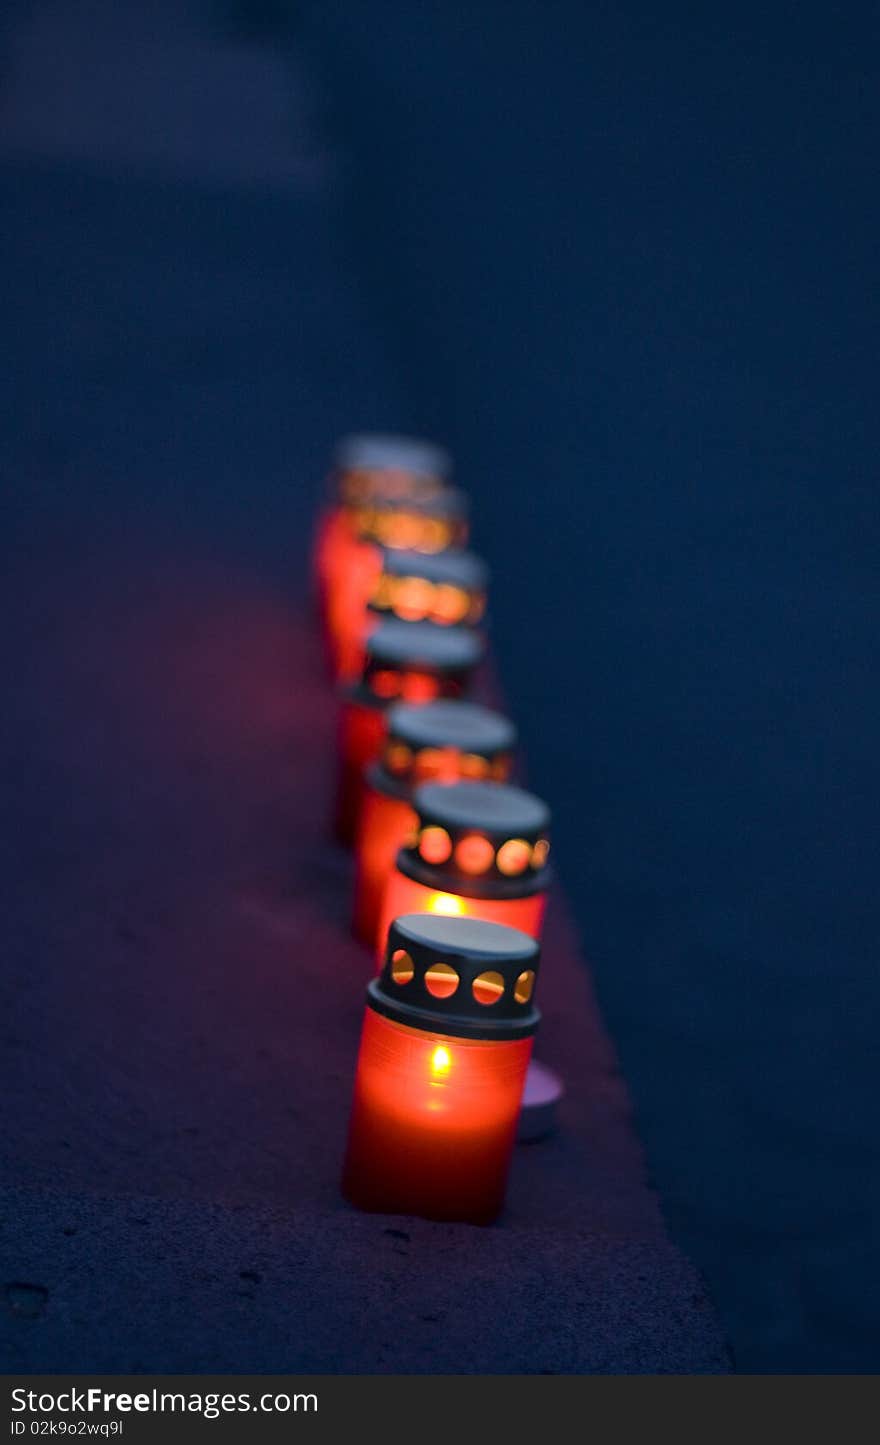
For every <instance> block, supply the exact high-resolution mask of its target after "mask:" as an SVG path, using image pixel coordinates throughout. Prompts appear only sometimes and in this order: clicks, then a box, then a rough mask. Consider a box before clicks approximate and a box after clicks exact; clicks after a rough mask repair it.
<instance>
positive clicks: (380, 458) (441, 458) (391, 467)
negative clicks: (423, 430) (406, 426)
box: [333, 432, 452, 481]
mask: <svg viewBox="0 0 880 1445" xmlns="http://www.w3.org/2000/svg"><path fill="white" fill-rule="evenodd" d="M333 460H334V464H335V466H336V467H337V468H338V469H339V470H340V471H364V472H383V471H393V472H408V473H409V474H410V475H411V476H413V477H417V478H418V477H420V478H425V479H432V480H438V479H439V480H444V481H445V480H446V478H447V477H449V476H450V475H451V474H452V458H451V456H450V455H449V453H448V452H447V451H445V450H444V448H443V447H439V446H437V445H436V444H435V443H434V442H429V441H424V440H422V438H421V437H408V436H397V435H394V434H392V433H388V434H384V433H381V432H359V433H356V434H355V435H353V436H347V437H343V438H342V440H341V441H340V442H339V443H338V444H337V446H336V450H335V452H334V455H333Z"/></svg>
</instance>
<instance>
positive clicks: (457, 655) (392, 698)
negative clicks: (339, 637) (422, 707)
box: [351, 619, 483, 707]
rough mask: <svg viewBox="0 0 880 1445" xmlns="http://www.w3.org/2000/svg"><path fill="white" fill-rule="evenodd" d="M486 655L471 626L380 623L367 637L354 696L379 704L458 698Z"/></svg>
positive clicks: (432, 623)
mask: <svg viewBox="0 0 880 1445" xmlns="http://www.w3.org/2000/svg"><path fill="white" fill-rule="evenodd" d="M482 654H483V642H482V638H481V637H480V635H479V633H477V632H472V631H471V630H470V629H469V628H467V627H438V626H437V625H436V623H434V622H399V621H397V619H394V620H393V621H388V622H381V623H380V624H379V626H378V627H377V628H376V631H375V632H373V633H372V634H371V635H370V637H368V638H367V643H366V657H365V661H364V670H363V675H362V677H361V680H360V682H358V683H356V684H355V686H354V688H353V689H352V693H351V695H352V696H353V697H355V698H356V699H357V700H359V701H361V702H368V703H370V704H372V705H374V706H378V707H385V706H387V705H388V703H390V702H397V701H404V702H412V703H429V702H433V701H434V700H435V699H436V698H438V697H457V696H459V695H460V694H461V693H463V692H464V691H465V689H466V687H467V684H468V682H469V680H470V676H471V673H472V672H473V670H474V668H475V667H476V665H477V663H478V662H479V661H480V658H481V657H482Z"/></svg>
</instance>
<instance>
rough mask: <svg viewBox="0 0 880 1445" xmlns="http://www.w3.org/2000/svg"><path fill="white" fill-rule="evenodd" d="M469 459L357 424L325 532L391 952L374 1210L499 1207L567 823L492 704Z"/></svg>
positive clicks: (359, 1186)
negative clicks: (524, 771) (557, 835)
mask: <svg viewBox="0 0 880 1445" xmlns="http://www.w3.org/2000/svg"><path fill="white" fill-rule="evenodd" d="M449 475H450V464H449V459H448V457H447V456H446V454H445V453H443V452H442V451H440V449H438V448H436V447H433V446H431V445H430V444H428V443H422V442H416V441H411V440H408V439H404V438H399V437H376V436H360V437H352V438H349V439H348V440H347V441H346V442H344V443H343V444H342V445H341V446H340V448H339V449H338V452H337V457H336V465H335V468H334V472H333V478H332V481H333V496H332V498H331V501H330V505H329V507H328V508H327V510H326V511H325V513H324V515H323V516H322V518H321V522H320V526H319V530H318V535H317V539H316V546H315V576H316V583H317V593H318V600H319V608H320V615H321V619H322V624H323V633H324V638H325V642H326V650H327V657H328V662H329V665H330V668H331V671H332V674H333V676H334V679H335V680H336V682H337V684H338V686H339V689H340V729H339V743H338V746H339V779H338V790H337V798H336V807H335V818H334V827H335V833H336V837H337V839H338V840H339V842H341V843H342V844H344V845H345V846H348V847H352V848H354V850H355V857H356V880H355V891H354V910H353V928H354V932H355V934H356V936H357V937H358V938H359V939H360V940H361V941H362V942H363V943H365V944H367V945H368V946H369V947H371V948H372V949H374V950H375V953H376V956H377V960H378V967H379V972H378V975H377V977H376V978H374V980H373V982H372V983H371V984H370V986H369V988H368V991H367V1009H366V1015H365V1021H364V1029H363V1034H362V1038H361V1046H360V1052H359V1057H358V1067H357V1073H356V1079H355V1092H354V1102H353V1107H352V1115H351V1123H350V1128H349V1140H348V1148H347V1154H346V1162H345V1169H344V1175H343V1189H344V1191H345V1193H346V1195H347V1196H348V1198H349V1199H350V1200H351V1201H352V1202H353V1203H355V1204H356V1205H358V1206H359V1207H361V1208H365V1209H372V1210H382V1211H385V1212H389V1213H392V1212H393V1213H415V1214H421V1215H425V1216H427V1217H429V1218H440V1219H465V1220H469V1221H472V1222H476V1223H485V1222H488V1221H489V1220H491V1219H493V1218H494V1217H495V1216H496V1215H497V1213H498V1211H499V1209H500V1207H501V1204H502V1202H503V1197H504V1189H505V1183H506V1178H507V1172H508V1168H509V1163H510V1156H511V1152H512V1147H513V1143H514V1140H515V1137H516V1130H517V1121H518V1115H519V1110H520V1106H521V1101H522V1095H523V1088H524V1084H525V1081H526V1073H527V1069H528V1067H529V1060H530V1055H531V1048H532V1039H533V1036H534V1032H535V1029H536V1028H537V1024H538V1021H539V1014H538V1012H537V1010H536V1009H535V1005H534V988H535V982H536V977H537V973H538V968H539V943H538V940H539V939H540V935H541V929H542V924H543V917H544V909H545V903H546V893H547V884H548V879H549V866H548V853H549V847H550V844H549V838H548V828H549V821H550V819H549V812H548V809H547V808H546V806H545V805H544V803H542V802H541V801H540V800H539V799H538V798H536V797H534V796H533V795H532V794H530V793H526V792H524V791H523V790H522V789H520V788H518V787H516V786H515V785H514V784H513V783H512V782H511V776H512V771H513V763H514V752H515V747H516V741H517V739H516V730H515V728H514V726H513V724H512V723H511V722H510V721H509V720H508V719H507V718H505V717H503V716H502V715H501V714H499V713H497V712H495V711H492V710H490V709H489V708H487V707H485V706H482V705H481V704H480V703H478V702H477V701H474V700H473V694H474V691H475V688H476V687H477V686H478V678H479V671H480V664H481V661H482V659H483V656H484V637H483V634H482V632H481V631H480V630H479V629H480V624H481V622H482V620H483V617H484V614H485V610H486V600H487V588H488V570H487V568H486V566H485V564H484V563H483V561H482V560H481V559H480V558H479V557H477V556H476V555H475V554H474V553H473V552H470V551H468V550H466V543H467V539H468V505H467V499H466V497H465V495H464V494H463V493H462V492H461V491H460V490H458V489H456V488H454V487H453V486H451V484H450V481H449Z"/></svg>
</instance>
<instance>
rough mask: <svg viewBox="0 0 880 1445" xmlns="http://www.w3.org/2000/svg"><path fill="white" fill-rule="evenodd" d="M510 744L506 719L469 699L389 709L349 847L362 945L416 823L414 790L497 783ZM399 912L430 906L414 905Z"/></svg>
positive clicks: (374, 931) (374, 930) (512, 734)
mask: <svg viewBox="0 0 880 1445" xmlns="http://www.w3.org/2000/svg"><path fill="white" fill-rule="evenodd" d="M515 743H516V730H515V729H514V726H513V724H512V723H511V722H509V721H508V720H507V718H505V717H502V716H501V715H500V713H495V712H490V711H489V710H488V708H484V707H480V706H478V705H477V704H476V703H469V702H435V703H429V704H428V705H427V706H426V707H412V706H410V705H408V704H405V703H399V704H398V705H397V706H395V707H392V708H391V709H390V710H389V712H388V720H387V733H386V737H385V740H384V744H383V748H382V754H381V757H379V758H378V759H377V761H376V762H375V763H373V764H372V765H371V766H370V767H369V768H368V769H367V771H366V773H365V775H364V788H363V801H362V809H361V815H360V822H359V826H358V834H357V841H356V845H355V855H356V863H357V866H356V871H355V887H354V917H353V926H354V932H355V935H356V937H357V938H359V939H361V940H362V942H364V943H366V944H368V945H369V947H371V948H375V947H376V944H377V941H378V931H379V919H380V913H381V907H382V896H383V893H384V891H385V884H386V882H387V880H388V877H389V875H390V873H391V871H392V869H393V867H394V861H395V859H396V857H397V853H398V849H399V848H400V847H401V845H402V844H403V842H404V840H405V839H406V837H407V835H408V834H409V833H411V832H412V830H413V827H414V826H415V823H416V815H415V813H414V812H413V809H412V794H413V791H414V789H415V788H416V787H417V786H418V785H419V784H421V783H425V782H428V781H433V782H440V783H455V782H459V781H460V780H461V779H462V778H470V779H492V780H493V781H495V782H504V781H505V779H507V778H508V777H509V776H510V769H511V764H512V761H513V748H514V746H515ZM398 911H400V910H398ZM402 911H403V912H405V913H410V912H422V911H430V910H427V909H424V908H423V906H422V905H419V907H418V908H417V909H415V908H413V909H410V908H405V909H403V910H402ZM527 931H528V930H527Z"/></svg>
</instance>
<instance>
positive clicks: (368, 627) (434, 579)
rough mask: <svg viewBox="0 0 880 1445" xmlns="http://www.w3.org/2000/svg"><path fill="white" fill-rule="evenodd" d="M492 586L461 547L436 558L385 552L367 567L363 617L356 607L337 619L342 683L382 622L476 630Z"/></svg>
mask: <svg viewBox="0 0 880 1445" xmlns="http://www.w3.org/2000/svg"><path fill="white" fill-rule="evenodd" d="M357 585H361V584H360V583H358V584H357ZM488 585H489V573H488V569H487V567H486V564H485V563H484V562H483V560H482V559H481V558H480V557H477V556H476V555H475V554H474V553H473V552H465V551H462V550H461V549H460V548H457V547H455V548H450V549H448V550H447V551H443V552H437V553H434V554H426V553H424V552H413V551H409V550H406V551H396V550H394V549H393V548H389V547H385V548H383V549H382V551H381V552H380V553H379V554H378V557H377V558H376V559H374V561H373V564H372V567H370V566H369V565H367V566H365V569H364V577H363V586H362V590H363V594H364V605H363V607H362V608H361V610H360V612H358V610H357V604H356V601H355V602H353V603H352V605H351V606H350V608H349V610H348V611H347V612H346V614H345V616H344V617H340V619H339V624H338V627H337V633H336V660H337V669H338V675H339V677H340V678H350V677H356V676H357V674H358V672H359V671H360V668H361V667H362V665H363V655H364V645H365V642H366V639H367V637H368V636H369V634H370V632H372V631H373V630H374V629H375V627H376V626H377V624H378V622H380V621H381V620H383V619H387V618H395V617H396V618H397V619H398V620H399V621H401V622H434V623H436V624H437V626H438V627H457V626H458V627H461V626H463V627H476V626H477V625H478V624H479V623H480V622H481V621H482V618H483V614H484V612H485V610H486V591H487V588H488ZM367 599H368V600H367Z"/></svg>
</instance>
